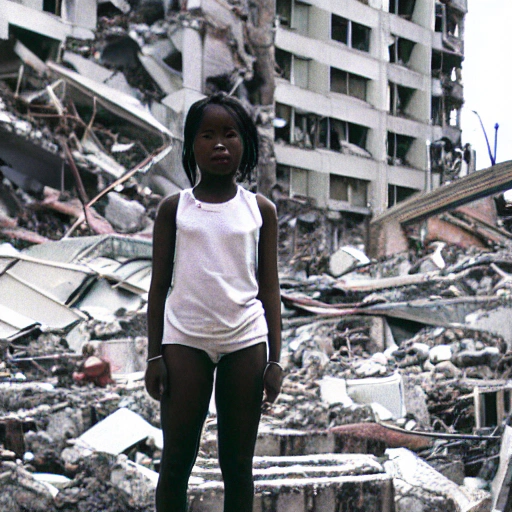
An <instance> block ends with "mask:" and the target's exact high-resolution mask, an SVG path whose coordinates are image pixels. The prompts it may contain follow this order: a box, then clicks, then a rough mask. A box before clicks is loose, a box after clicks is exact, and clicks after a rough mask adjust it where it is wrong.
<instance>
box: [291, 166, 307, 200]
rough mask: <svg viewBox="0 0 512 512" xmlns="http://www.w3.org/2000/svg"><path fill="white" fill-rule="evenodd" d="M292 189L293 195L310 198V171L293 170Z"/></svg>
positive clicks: (294, 168)
mask: <svg viewBox="0 0 512 512" xmlns="http://www.w3.org/2000/svg"><path fill="white" fill-rule="evenodd" d="M290 188H291V191H292V195H299V196H304V197H308V196H309V186H308V171H307V170H306V169H299V168H296V167H293V168H292V170H291V180H290Z"/></svg>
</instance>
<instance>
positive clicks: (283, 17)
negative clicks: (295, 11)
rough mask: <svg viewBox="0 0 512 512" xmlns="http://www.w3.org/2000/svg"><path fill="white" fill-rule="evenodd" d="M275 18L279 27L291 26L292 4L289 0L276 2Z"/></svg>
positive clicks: (277, 0)
mask: <svg viewBox="0 0 512 512" xmlns="http://www.w3.org/2000/svg"><path fill="white" fill-rule="evenodd" d="M276 16H277V18H278V19H279V23H280V24H281V25H283V26H285V27H289V26H291V21H292V2H291V1H290V0H276Z"/></svg>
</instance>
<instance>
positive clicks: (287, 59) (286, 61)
mask: <svg viewBox="0 0 512 512" xmlns="http://www.w3.org/2000/svg"><path fill="white" fill-rule="evenodd" d="M275 55H276V67H277V74H278V76H280V77H281V78H284V79H285V80H288V81H290V80H291V78H292V54H291V53H289V52H285V51H284V50H281V49H279V48H276V54H275Z"/></svg>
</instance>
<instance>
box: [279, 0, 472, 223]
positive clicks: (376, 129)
mask: <svg viewBox="0 0 512 512" xmlns="http://www.w3.org/2000/svg"><path fill="white" fill-rule="evenodd" d="M466 13H467V2H466V0H456V1H450V0H447V1H443V2H439V1H435V0H391V1H381V0H374V1H360V0H348V1H346V2H339V3H333V4H329V5H328V4H326V3H325V2H321V1H315V0H311V1H309V0H307V1H296V0H277V5H276V16H277V32H276V53H275V55H276V68H277V72H278V78H277V81H276V92H275V102H276V123H275V124H276V130H275V133H276V136H275V141H276V146H275V152H276V157H277V166H278V176H279V177H286V180H287V183H285V184H283V183H282V180H281V183H282V184H283V188H284V189H285V190H288V191H289V193H290V194H291V195H292V196H293V195H300V196H306V197H309V198H314V200H315V201H316V203H317V204H318V205H319V206H320V207H324V208H328V209H331V210H339V211H345V212H353V213H358V214H362V215H371V214H378V213H381V212H383V211H385V210H386V208H388V207H390V206H393V205H395V204H396V203H397V202H400V201H401V200H404V199H406V198H407V197H409V196H411V195H412V194H414V193H416V192H421V191H426V190H430V189H431V188H435V187H437V186H439V185H440V184H442V183H445V182H449V181H450V180H453V179H454V178H457V177H458V176H464V175H466V174H467V173H468V172H469V171H470V170H471V168H472V165H471V164H472V159H473V156H472V154H471V150H470V149H469V148H461V127H460V111H461V107H462V105H463V101H464V100H463V87H462V82H461V75H462V73H461V67H462V61H463V59H464V17H465V15H466ZM468 170H469V171H468Z"/></svg>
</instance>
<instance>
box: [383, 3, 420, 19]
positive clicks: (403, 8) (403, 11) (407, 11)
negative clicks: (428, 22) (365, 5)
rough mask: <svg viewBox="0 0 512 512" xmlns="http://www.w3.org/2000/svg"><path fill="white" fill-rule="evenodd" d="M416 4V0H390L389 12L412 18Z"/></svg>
mask: <svg viewBox="0 0 512 512" xmlns="http://www.w3.org/2000/svg"><path fill="white" fill-rule="evenodd" d="M415 5H416V0H389V12H390V13H392V14H397V15H398V16H401V17H403V18H406V19H408V20H410V19H412V14H413V12H414V6H415Z"/></svg>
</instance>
